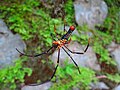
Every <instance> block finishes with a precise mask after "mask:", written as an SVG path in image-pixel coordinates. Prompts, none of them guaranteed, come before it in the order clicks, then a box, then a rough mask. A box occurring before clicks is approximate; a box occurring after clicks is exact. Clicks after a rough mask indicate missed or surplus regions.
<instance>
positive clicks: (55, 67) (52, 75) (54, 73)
mask: <svg viewBox="0 0 120 90" xmlns="http://www.w3.org/2000/svg"><path fill="white" fill-rule="evenodd" d="M59 57H60V49H58V59H57V66H56V67H55V70H54V73H53V75H52V77H51V79H52V78H53V77H54V75H55V73H56V70H57V67H58V64H59Z"/></svg>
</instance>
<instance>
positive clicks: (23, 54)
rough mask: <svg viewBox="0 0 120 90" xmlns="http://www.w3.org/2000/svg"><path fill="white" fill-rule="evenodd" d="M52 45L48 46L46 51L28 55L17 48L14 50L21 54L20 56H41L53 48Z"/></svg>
mask: <svg viewBox="0 0 120 90" xmlns="http://www.w3.org/2000/svg"><path fill="white" fill-rule="evenodd" d="M53 48H54V47H53V46H52V47H50V48H49V49H48V50H47V51H46V52H42V53H40V54H36V55H28V54H25V53H22V52H21V51H19V50H18V49H17V48H16V50H17V51H18V52H19V53H20V54H21V55H22V56H28V57H38V56H41V55H43V54H47V53H48V52H49V51H50V50H51V49H53Z"/></svg>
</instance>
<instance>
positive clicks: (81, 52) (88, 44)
mask: <svg viewBox="0 0 120 90" xmlns="http://www.w3.org/2000/svg"><path fill="white" fill-rule="evenodd" d="M89 43H90V38H89V39H88V44H87V46H86V48H85V50H84V51H83V52H74V51H72V50H70V49H69V48H68V47H67V46H65V45H64V47H65V48H66V49H67V50H68V51H70V52H71V53H73V54H84V53H85V52H86V51H87V50H88V47H89Z"/></svg>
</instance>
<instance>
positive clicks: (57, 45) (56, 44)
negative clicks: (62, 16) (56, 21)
mask: <svg viewBox="0 0 120 90" xmlns="http://www.w3.org/2000/svg"><path fill="white" fill-rule="evenodd" d="M54 27H55V26H54ZM55 30H56V28H54V31H55ZM74 30H75V27H74V26H70V27H69V30H68V31H67V32H66V34H64V35H63V36H62V37H61V39H59V40H57V41H53V45H52V47H50V48H49V49H48V50H47V51H46V52H43V53H40V54H36V55H27V54H25V53H22V52H20V51H19V50H18V49H17V48H16V50H17V51H18V52H19V53H20V54H21V55H24V56H28V57H38V56H41V55H43V54H48V53H49V51H50V50H52V49H58V58H57V66H56V67H55V70H54V73H53V75H52V77H51V79H52V78H53V77H54V75H55V73H56V70H57V67H58V64H59V57H60V49H61V48H62V49H63V50H64V51H65V52H66V53H67V55H68V56H69V57H70V58H71V60H72V61H73V63H74V64H75V66H76V67H77V69H78V72H79V73H80V70H79V67H78V65H77V63H76V62H75V60H74V59H73V58H72V56H71V55H70V54H69V53H68V52H67V51H66V49H67V50H68V51H69V52H70V53H73V54H84V53H85V52H86V51H87V49H88V47H89V41H90V40H88V45H87V47H86V48H85V50H84V51H83V52H73V51H71V50H70V49H69V48H68V47H67V46H66V44H69V43H70V41H71V39H69V38H70V36H71V34H72V32H73V31H74ZM64 31H65V25H64ZM56 34H57V33H56ZM65 48H66V49H65Z"/></svg>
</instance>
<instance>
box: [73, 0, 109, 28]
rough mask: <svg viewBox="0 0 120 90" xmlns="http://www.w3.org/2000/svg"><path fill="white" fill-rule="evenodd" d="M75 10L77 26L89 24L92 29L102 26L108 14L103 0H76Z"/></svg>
mask: <svg viewBox="0 0 120 90" xmlns="http://www.w3.org/2000/svg"><path fill="white" fill-rule="evenodd" d="M74 9H75V19H76V22H77V24H78V25H79V26H82V25H83V24H87V25H88V27H89V28H91V29H94V26H95V25H96V24H102V23H103V21H104V19H105V18H106V16H107V13H108V8H107V5H106V3H105V2H104V1H103V0H87V1H86V0H76V1H75V2H74Z"/></svg>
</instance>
